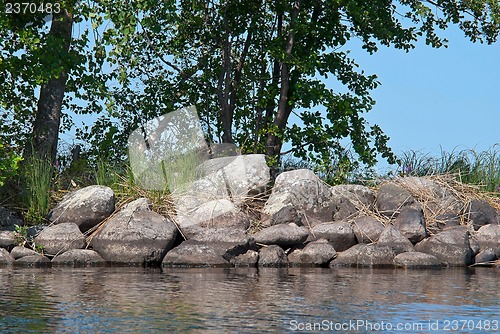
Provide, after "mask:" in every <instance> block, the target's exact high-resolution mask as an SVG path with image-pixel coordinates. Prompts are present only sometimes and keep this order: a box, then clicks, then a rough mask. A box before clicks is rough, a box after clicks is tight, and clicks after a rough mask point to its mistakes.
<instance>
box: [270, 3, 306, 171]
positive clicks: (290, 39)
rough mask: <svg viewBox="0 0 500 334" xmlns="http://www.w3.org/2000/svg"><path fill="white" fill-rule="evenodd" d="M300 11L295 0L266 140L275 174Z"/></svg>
mask: <svg viewBox="0 0 500 334" xmlns="http://www.w3.org/2000/svg"><path fill="white" fill-rule="evenodd" d="M299 11H300V0H299V1H296V2H295V4H294V6H293V8H292V11H291V13H290V26H289V29H288V36H287V40H286V45H285V59H284V60H283V62H282V64H281V77H280V81H281V87H280V95H279V101H278V111H277V113H276V116H275V117H274V122H273V125H274V128H273V129H271V132H270V133H269V134H268V137H267V141H266V153H267V157H268V159H272V162H273V164H272V166H271V169H272V174H276V172H277V168H278V166H279V160H280V151H281V146H282V145H283V139H282V137H281V136H282V134H283V131H284V129H285V127H286V124H287V122H288V117H289V116H290V113H291V111H292V106H291V105H290V103H289V100H288V98H289V96H290V89H291V85H290V76H291V73H290V66H289V63H288V61H289V59H290V57H291V55H292V49H293V43H294V39H295V32H294V28H295V21H296V19H297V16H298V15H299Z"/></svg>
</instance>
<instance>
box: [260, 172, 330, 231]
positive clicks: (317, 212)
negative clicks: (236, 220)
mask: <svg viewBox="0 0 500 334" xmlns="http://www.w3.org/2000/svg"><path fill="white" fill-rule="evenodd" d="M263 216H264V217H265V219H263V224H264V226H271V225H277V224H287V223H296V224H297V225H305V224H307V223H309V225H314V224H315V223H317V222H324V221H331V220H332V219H333V203H332V200H331V191H330V188H329V187H328V186H327V185H326V184H325V183H324V182H323V181H321V180H320V179H319V178H318V177H317V176H316V175H315V174H314V173H313V172H312V171H310V170H308V169H297V170H293V171H289V172H284V173H281V174H280V175H278V177H277V178H276V182H275V184H274V187H273V190H272V193H271V196H270V197H269V199H268V200H267V202H266V204H265V205H264V209H263ZM304 216H305V217H304Z"/></svg>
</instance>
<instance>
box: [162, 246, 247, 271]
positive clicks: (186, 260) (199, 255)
mask: <svg viewBox="0 0 500 334" xmlns="http://www.w3.org/2000/svg"><path fill="white" fill-rule="evenodd" d="M247 251H248V244H240V243H235V242H200V241H193V240H187V241H184V242H183V243H182V244H180V245H179V246H177V247H175V248H173V249H172V250H170V251H169V252H168V253H167V255H166V256H165V258H164V259H163V261H162V264H161V265H162V266H163V267H231V264H230V261H231V259H233V258H234V257H236V256H238V255H241V254H244V253H246V252H247Z"/></svg>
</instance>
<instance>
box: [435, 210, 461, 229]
mask: <svg viewBox="0 0 500 334" xmlns="http://www.w3.org/2000/svg"><path fill="white" fill-rule="evenodd" d="M434 225H436V228H435V229H434V232H436V233H437V232H438V230H443V229H444V228H446V227H452V226H460V216H459V215H458V214H456V213H443V214H440V215H438V216H436V218H435V221H434Z"/></svg>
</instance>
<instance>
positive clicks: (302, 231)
mask: <svg viewBox="0 0 500 334" xmlns="http://www.w3.org/2000/svg"><path fill="white" fill-rule="evenodd" d="M308 236H309V231H308V230H307V228H305V227H303V226H301V227H299V226H297V225H296V224H294V223H291V224H279V225H274V226H270V227H267V228H265V229H263V230H261V231H259V232H257V233H255V234H254V235H253V237H254V239H255V242H256V243H258V244H264V245H278V246H280V247H283V248H287V247H291V246H295V245H299V244H302V243H303V242H304V241H306V239H307V237H308Z"/></svg>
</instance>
